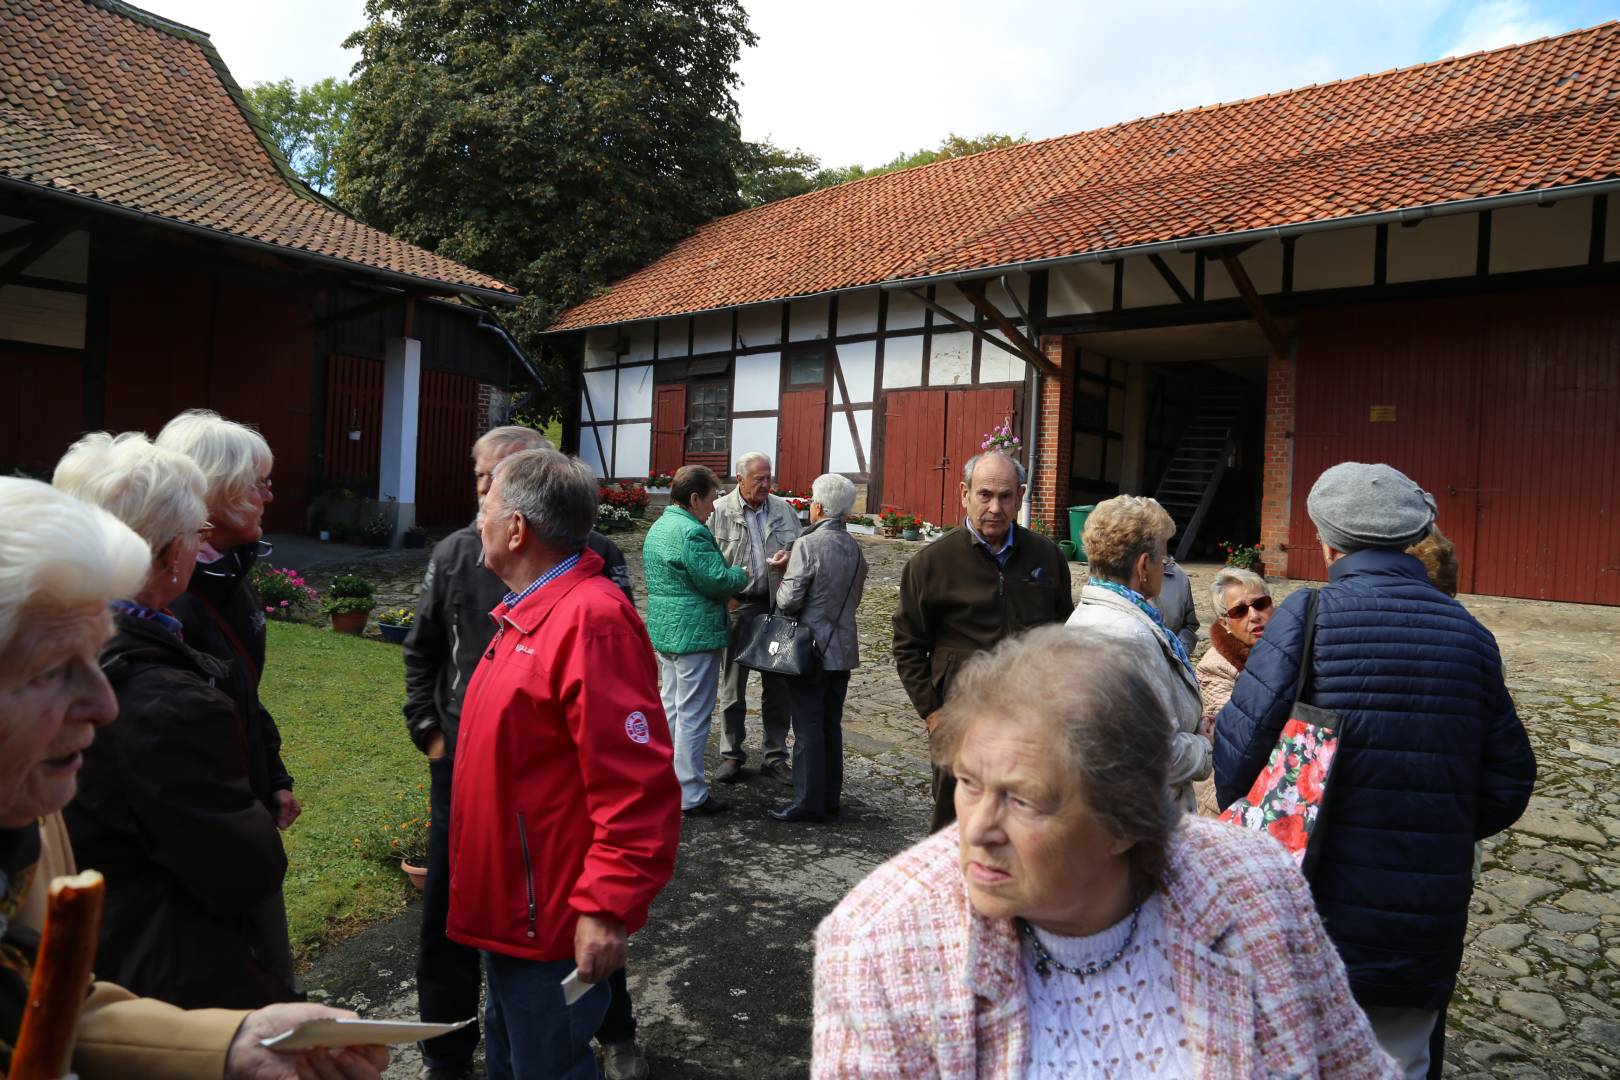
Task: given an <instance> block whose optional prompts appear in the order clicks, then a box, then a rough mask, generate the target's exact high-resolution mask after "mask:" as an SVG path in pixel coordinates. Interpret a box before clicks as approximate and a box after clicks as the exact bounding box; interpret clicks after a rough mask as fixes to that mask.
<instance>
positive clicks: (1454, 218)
mask: <svg viewBox="0 0 1620 1080" xmlns="http://www.w3.org/2000/svg"><path fill="white" fill-rule="evenodd" d="M1478 249H1479V215H1478V214H1451V215H1449V216H1447V217H1434V218H1425V219H1423V220H1422V221H1421V222H1419V223H1418V224H1417V225H1414V226H1410V227H1408V226H1405V225H1391V226H1390V227H1389V254H1388V256H1387V257H1386V258H1387V262H1386V263H1385V266H1384V280H1386V281H1388V282H1389V283H1390V284H1392V285H1393V284H1396V283H1398V282H1402V281H1433V280H1436V279H1438V278H1454V277H1466V276H1468V275H1469V274H1472V273H1473V272H1474V258H1475V252H1476V251H1478ZM1294 257H1295V258H1296V259H1298V257H1299V255H1298V252H1295V256H1294ZM1295 273H1296V274H1297V273H1298V266H1297V265H1296V266H1295Z"/></svg>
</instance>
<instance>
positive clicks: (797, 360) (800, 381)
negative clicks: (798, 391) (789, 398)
mask: <svg viewBox="0 0 1620 1080" xmlns="http://www.w3.org/2000/svg"><path fill="white" fill-rule="evenodd" d="M826 372H827V358H826V356H825V354H823V353H811V354H809V355H806V356H795V357H794V358H793V360H792V362H791V364H790V366H789V368H788V382H789V383H790V384H792V385H793V386H820V385H821V383H822V380H823V379H824V378H825V376H826Z"/></svg>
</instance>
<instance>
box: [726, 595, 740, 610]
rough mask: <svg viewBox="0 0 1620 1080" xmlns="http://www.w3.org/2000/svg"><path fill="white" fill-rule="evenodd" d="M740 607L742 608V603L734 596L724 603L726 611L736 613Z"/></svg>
mask: <svg viewBox="0 0 1620 1080" xmlns="http://www.w3.org/2000/svg"><path fill="white" fill-rule="evenodd" d="M740 607H742V601H741V600H739V599H737V598H736V597H735V596H733V597H732V598H731V599H730V600H727V601H726V610H727V611H736V610H737V609H738V608H740Z"/></svg>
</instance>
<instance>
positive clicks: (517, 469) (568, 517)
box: [495, 450, 597, 552]
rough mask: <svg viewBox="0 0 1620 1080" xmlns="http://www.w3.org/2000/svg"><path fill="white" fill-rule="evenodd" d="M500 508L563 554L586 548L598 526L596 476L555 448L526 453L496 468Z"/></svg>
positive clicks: (525, 451) (510, 457)
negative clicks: (520, 515) (592, 530)
mask: <svg viewBox="0 0 1620 1080" xmlns="http://www.w3.org/2000/svg"><path fill="white" fill-rule="evenodd" d="M495 476H497V477H499V478H500V481H501V506H502V508H503V509H504V510H505V511H506V512H507V513H508V514H514V513H516V514H522V515H523V520H524V521H525V522H527V523H528V526H529V531H530V532H532V533H534V537H535V539H536V540H538V541H539V542H540V543H542V544H544V545H545V546H546V547H549V548H556V549H558V550H559V551H568V552H575V551H578V550H579V549H580V548H582V547H584V546H585V539H586V538H587V537H588V536H590V534H591V528H592V527H593V526H594V525H595V524H596V490H597V485H596V474H595V473H593V472H592V471H591V467H590V466H589V465H587V464H585V463H584V462H583V461H581V460H579V458H577V457H569V456H568V455H566V454H559V453H558V452H557V451H555V450H523V451H520V452H518V453H516V454H512V455H510V456H508V457H506V458H505V459H503V460H502V461H501V463H500V464H499V465H497V466H495Z"/></svg>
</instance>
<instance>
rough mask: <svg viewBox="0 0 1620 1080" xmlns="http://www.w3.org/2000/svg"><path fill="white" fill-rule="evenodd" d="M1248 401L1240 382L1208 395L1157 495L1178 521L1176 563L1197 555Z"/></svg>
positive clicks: (1217, 386)
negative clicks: (1196, 547)
mask: <svg viewBox="0 0 1620 1080" xmlns="http://www.w3.org/2000/svg"><path fill="white" fill-rule="evenodd" d="M1247 396H1248V390H1247V387H1246V386H1245V385H1244V384H1242V383H1240V382H1220V383H1215V384H1213V385H1211V386H1210V387H1209V388H1208V389H1207V390H1206V391H1205V393H1204V395H1203V400H1202V402H1201V403H1200V405H1199V409H1198V412H1197V413H1196V414H1195V415H1194V417H1193V421H1192V423H1191V424H1189V425H1188V426H1187V429H1186V430H1185V431H1184V432H1182V435H1181V441H1180V442H1179V443H1178V444H1177V445H1176V452H1175V454H1174V455H1173V456H1172V457H1171V459H1170V467H1169V468H1168V469H1166V470H1165V474H1164V479H1163V480H1161V481H1160V482H1159V489H1158V491H1157V492H1155V493H1154V498H1156V499H1157V500H1158V501H1159V505H1161V506H1163V507H1164V508H1165V510H1167V511H1168V512H1169V514H1170V516H1171V517H1172V518H1174V519H1175V522H1176V535H1175V536H1174V537H1172V538H1171V541H1170V551H1171V553H1172V554H1173V555H1174V556H1175V557H1176V559H1177V560H1181V559H1185V558H1186V557H1187V554H1188V552H1190V551H1191V550H1192V545H1193V541H1194V540H1196V539H1197V538H1198V530H1199V529H1200V528H1201V527H1202V526H1203V524H1204V518H1205V517H1206V516H1207V515H1208V514H1209V508H1210V506H1211V504H1213V503H1214V501H1215V493H1216V492H1217V491H1219V490H1220V487H1221V477H1222V476H1224V475H1225V474H1226V464H1227V462H1229V461H1231V460H1232V452H1233V449H1234V447H1235V445H1236V439H1237V434H1238V425H1239V424H1241V423H1242V422H1243V417H1244V403H1245V400H1246V398H1247Z"/></svg>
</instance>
